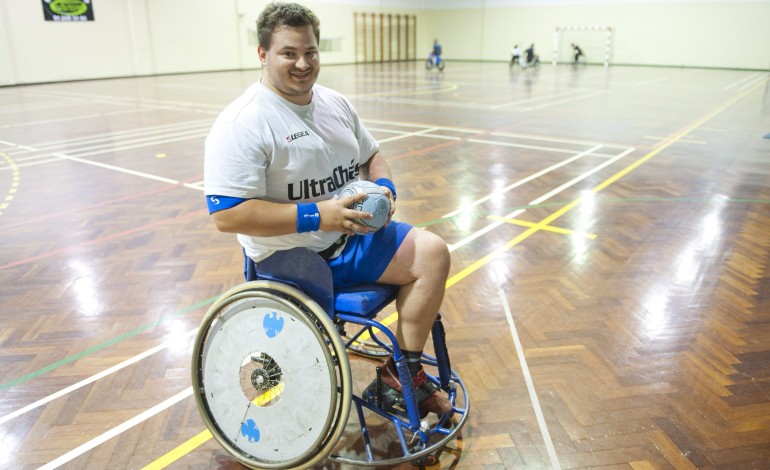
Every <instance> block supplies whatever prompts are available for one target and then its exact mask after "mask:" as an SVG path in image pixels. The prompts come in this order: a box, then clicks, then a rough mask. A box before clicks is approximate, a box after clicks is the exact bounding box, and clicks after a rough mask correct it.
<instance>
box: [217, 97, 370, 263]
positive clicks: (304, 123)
mask: <svg viewBox="0 0 770 470" xmlns="http://www.w3.org/2000/svg"><path fill="white" fill-rule="evenodd" d="M378 150H379V146H378V145H377V142H376V141H375V140H374V138H373V137H372V135H371V134H370V133H369V131H368V130H367V129H366V127H364V125H363V123H362V122H361V120H360V119H359V117H358V114H357V113H356V111H355V109H354V108H353V105H351V104H350V102H349V101H348V100H347V99H346V98H345V97H344V96H342V95H341V94H339V93H337V92H336V91H334V90H331V89H329V88H326V87H323V86H320V85H314V86H313V98H312V101H311V103H310V104H308V105H306V106H300V105H296V104H294V103H291V102H289V101H287V100H285V99H284V98H282V97H281V96H279V95H278V94H276V93H275V92H273V91H272V90H270V89H269V88H267V87H265V86H263V85H262V84H260V83H255V84H254V85H252V86H251V87H249V88H248V89H247V90H246V92H245V93H244V94H243V95H241V96H240V97H239V98H237V99H236V100H235V101H233V102H232V103H231V104H230V105H228V106H227V107H226V108H225V109H224V111H222V113H221V114H220V115H219V117H218V118H217V120H216V121H215V122H214V125H213V127H212V128H211V131H210V132H209V135H208V137H207V138H206V153H205V162H204V186H205V194H206V196H207V197H208V196H211V195H217V196H228V197H236V198H242V199H254V198H258V199H262V200H265V201H271V202H283V203H293V204H297V203H300V202H317V201H323V200H326V199H331V198H332V197H333V196H334V195H335V194H338V193H339V192H340V190H341V189H342V187H343V186H344V185H345V184H346V183H347V182H349V181H352V180H357V179H358V173H359V165H360V164H362V163H365V162H367V161H369V159H370V158H371V156H372V155H374V154H375V153H376V152H377V151H378ZM341 235H342V234H341V233H340V232H323V231H317V232H304V233H292V234H288V235H281V236H275V237H253V236H248V235H242V234H239V235H238V240H239V242H240V243H241V245H242V246H243V247H244V249H245V250H246V254H247V255H248V256H249V257H251V258H252V259H253V260H255V261H259V260H261V259H264V258H266V257H267V256H269V255H271V254H272V253H273V252H274V251H275V250H284V249H289V248H294V247H297V246H303V247H306V248H309V249H311V250H313V251H321V250H324V249H325V248H327V247H329V246H330V245H331V244H332V243H333V242H334V241H335V240H337V239H338V238H339V237H340V236H341Z"/></svg>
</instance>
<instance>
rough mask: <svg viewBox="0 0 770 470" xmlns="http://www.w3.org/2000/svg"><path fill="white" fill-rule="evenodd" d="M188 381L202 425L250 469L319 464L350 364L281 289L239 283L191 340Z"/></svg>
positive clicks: (321, 321) (327, 325) (325, 323)
mask: <svg viewBox="0 0 770 470" xmlns="http://www.w3.org/2000/svg"><path fill="white" fill-rule="evenodd" d="M192 380H193V388H194V395H195V400H196V404H197V406H198V410H199V411H200V413H201V416H202V418H203V421H204V422H205V424H206V426H207V427H208V429H209V430H210V431H211V433H212V435H213V436H214V438H215V439H216V440H217V441H218V442H219V444H220V445H221V446H222V447H223V448H224V449H225V450H227V452H229V453H230V454H231V455H232V456H233V457H234V458H236V459H237V460H238V461H239V462H240V463H242V464H244V465H246V466H248V467H250V468H255V469H302V468H307V467H310V466H312V465H314V464H315V463H317V462H320V461H321V460H323V459H325V458H326V457H327V456H328V455H329V454H330V453H331V451H332V449H333V448H334V446H335V445H336V443H337V441H338V440H339V438H340V436H341V435H342V433H343V431H344V429H345V425H346V423H347V419H348V415H349V413H350V406H351V377H350V366H349V363H348V360H347V357H346V355H345V348H344V344H343V343H342V341H341V339H340V337H339V334H338V333H337V330H336V328H335V326H334V324H333V323H332V321H331V320H330V319H329V318H328V316H327V314H326V313H325V312H324V311H323V310H322V309H321V308H320V307H319V306H318V305H317V304H316V303H315V302H314V301H313V300H312V299H310V298H309V297H308V296H306V295H305V294H303V293H302V292H300V291H298V290H296V289H294V288H292V287H290V286H287V285H285V284H282V283H276V282H271V281H255V282H248V283H245V284H241V285H240V286H237V287H235V288H233V289H231V290H229V291H228V292H226V293H225V294H224V295H223V296H222V297H220V299H219V300H217V302H216V303H215V304H214V305H212V307H211V308H210V309H209V311H208V312H207V313H206V315H205V317H204V319H203V322H202V325H201V327H200V330H199V332H198V336H197V338H196V340H195V345H194V350H193V359H192Z"/></svg>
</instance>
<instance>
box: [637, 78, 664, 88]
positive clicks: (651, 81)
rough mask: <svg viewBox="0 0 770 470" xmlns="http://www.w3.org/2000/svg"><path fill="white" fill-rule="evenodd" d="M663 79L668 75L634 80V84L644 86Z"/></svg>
mask: <svg viewBox="0 0 770 470" xmlns="http://www.w3.org/2000/svg"><path fill="white" fill-rule="evenodd" d="M664 80H668V77H658V78H651V79H649V80H645V81H643V82H636V83H634V85H635V86H645V85H651V84H653V83H658V82H662V81H664Z"/></svg>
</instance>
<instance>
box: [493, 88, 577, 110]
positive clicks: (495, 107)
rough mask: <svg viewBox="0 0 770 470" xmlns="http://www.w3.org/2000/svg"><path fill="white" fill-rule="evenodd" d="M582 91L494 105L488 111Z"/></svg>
mask: <svg viewBox="0 0 770 470" xmlns="http://www.w3.org/2000/svg"><path fill="white" fill-rule="evenodd" d="M583 91H585V90H581V89H579V88H578V89H574V90H569V91H564V92H562V93H554V94H552V95H544V96H537V97H534V98H527V99H525V100H518V101H511V102H508V103H503V104H497V105H494V106H490V107H489V109H501V108H508V107H511V106H516V105H519V104H525V103H531V102H533V101H542V100H549V99H552V98H559V97H561V96H568V95H574V94H575V93H579V92H583Z"/></svg>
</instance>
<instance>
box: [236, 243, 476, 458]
mask: <svg viewBox="0 0 770 470" xmlns="http://www.w3.org/2000/svg"><path fill="white" fill-rule="evenodd" d="M244 277H245V279H246V280H247V281H255V280H269V281H277V282H283V283H286V284H289V285H291V286H293V287H295V288H297V289H299V290H301V291H303V292H305V293H306V294H308V295H309V296H310V297H312V298H313V300H315V301H316V302H317V303H318V304H319V306H320V307H321V308H322V309H323V310H324V311H326V312H327V313H328V314H329V317H330V318H332V319H333V320H334V321H335V323H336V324H337V326H338V331H339V330H343V331H344V324H345V323H349V324H353V325H359V326H361V329H360V330H359V331H358V332H357V333H356V334H355V335H353V336H352V337H350V338H349V339H348V340H347V341H346V342H345V347H346V348H347V349H350V348H351V347H352V346H353V344H354V343H356V341H357V339H358V338H360V337H361V335H363V334H364V333H368V334H369V336H370V337H371V339H372V340H373V341H375V342H376V343H377V344H378V345H379V346H380V347H381V348H382V349H383V350H385V351H387V352H388V353H389V354H390V355H392V356H393V360H394V362H395V364H396V368H397V370H398V375H399V379H400V382H401V387H402V391H403V395H404V402H405V405H406V413H405V416H404V415H402V414H401V413H398V412H394V411H393V410H390V411H386V410H383V409H382V408H381V406H378V404H377V403H376V398H377V397H358V396H356V395H353V396H352V398H353V403H354V404H355V406H356V412H357V414H358V419H359V422H360V424H361V429H362V434H363V439H364V442H365V445H366V452H367V457H368V462H366V463H370V464H373V463H374V457H373V453H372V446H371V439H370V437H369V433H368V431H367V426H366V420H365V418H364V414H363V409H364V408H366V409H368V410H370V411H372V412H374V413H376V414H377V415H379V416H381V417H383V418H385V419H387V420H389V421H391V423H392V424H393V426H394V428H395V430H396V433H397V435H398V437H399V441H400V444H401V449H402V451H403V456H402V457H401V458H398V459H389V460H384V461H378V462H377V463H376V465H393V464H397V463H401V462H404V461H408V460H413V459H419V458H420V457H423V456H425V455H428V454H430V453H431V452H432V451H434V450H437V449H438V448H440V447H443V446H444V445H445V444H446V443H447V442H449V441H450V440H451V439H452V438H454V436H455V435H456V434H457V432H458V431H459V430H460V428H461V427H462V425H463V424H465V420H466V418H467V413H468V404H469V403H468V394H467V391H466V390H465V384H464V383H463V382H462V379H460V377H459V376H458V375H457V374H456V373H455V372H454V371H452V369H451V364H450V361H449V354H448V352H447V348H446V333H445V331H444V326H443V323H442V322H441V315H440V314H439V315H438V316H437V318H436V320H435V321H434V323H433V327H432V329H431V336H432V338H433V348H434V352H435V353H436V357H432V356H430V355H427V354H423V360H422V362H423V364H426V365H430V366H434V367H436V368H437V369H438V372H439V374H438V377H437V378H436V377H433V376H431V375H430V374H428V379H429V380H431V381H433V382H434V383H435V384H437V385H438V386H439V387H440V388H441V389H442V390H444V391H446V392H447V393H448V394H449V400H450V402H451V403H452V404H453V410H452V413H447V414H446V415H444V416H442V417H440V419H439V421H438V423H436V425H435V426H433V428H432V429H425V425H424V423H423V420H422V419H421V417H420V413H419V409H418V404H417V401H416V400H415V398H414V388H413V386H412V380H411V374H410V373H409V369H408V366H407V362H406V357H404V355H403V353H402V352H401V349H400V348H399V346H398V341H397V340H396V336H395V334H394V333H393V332H392V331H391V330H390V329H389V328H388V327H386V326H385V325H383V324H382V323H380V322H378V321H376V320H374V317H376V316H377V314H378V313H379V312H380V310H382V309H383V308H384V307H386V306H388V305H389V304H390V303H391V302H393V301H394V300H395V298H396V296H397V294H398V286H391V285H386V284H358V285H356V286H353V287H343V288H340V289H336V290H335V289H334V287H333V284H332V279H331V269H330V268H329V266H328V265H327V264H326V261H324V260H323V259H322V258H321V257H320V256H318V255H317V254H316V253H314V252H312V251H310V250H307V249H304V248H294V249H291V250H286V251H285V252H277V253H276V254H274V255H272V256H271V257H269V258H268V259H267V260H265V261H262V262H260V263H259V273H257V270H256V266H255V263H254V262H253V261H252V260H251V259H250V258H249V257H248V256H245V255H244ZM377 332H380V333H382V334H384V335H385V336H386V337H387V339H388V341H389V343H390V344H387V343H385V342H383V341H382V340H381V339H379V338H378V337H377ZM456 386H459V387H460V388H461V389H462V392H463V396H464V397H465V408H456V407H454V404H455V400H456V398H457V390H456ZM373 401H374V403H373ZM453 414H459V415H461V420H460V424H459V425H457V426H456V427H450V428H446V427H445V426H446V425H447V424H448V422H449V420H450V419H451V418H452V415H453ZM404 429H406V430H408V431H410V432H412V433H414V434H416V435H419V436H420V443H419V444H418V446H417V448H416V449H409V446H408V444H407V442H406V436H405V435H404V432H403V430H404ZM434 435H443V436H446V437H447V438H446V439H442V440H441V441H440V444H441V446H437V445H432V446H428V443H429V441H430V439H431V437H433V436H434ZM330 459H331V460H334V461H338V462H342V463H350V464H359V465H361V464H365V462H361V461H358V460H349V459H346V458H344V457H340V456H335V455H331V456H330Z"/></svg>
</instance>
